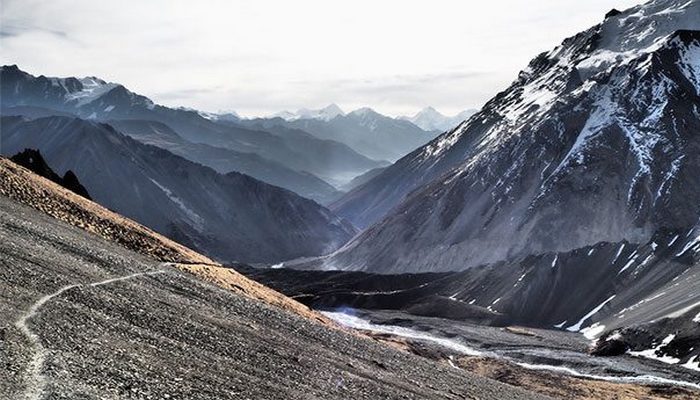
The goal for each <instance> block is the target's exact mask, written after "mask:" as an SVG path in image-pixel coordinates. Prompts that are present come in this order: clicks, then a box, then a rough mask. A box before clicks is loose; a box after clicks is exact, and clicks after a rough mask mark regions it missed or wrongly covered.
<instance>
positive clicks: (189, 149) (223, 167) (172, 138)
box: [107, 119, 340, 203]
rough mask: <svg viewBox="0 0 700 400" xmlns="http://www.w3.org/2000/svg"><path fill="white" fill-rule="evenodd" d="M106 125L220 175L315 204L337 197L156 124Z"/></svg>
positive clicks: (312, 181)
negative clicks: (241, 177) (286, 192)
mask: <svg viewBox="0 0 700 400" xmlns="http://www.w3.org/2000/svg"><path fill="white" fill-rule="evenodd" d="M107 122H108V123H109V124H110V125H112V126H113V127H115V128H116V129H117V130H118V131H120V132H122V133H124V134H127V135H129V136H131V137H133V138H134V139H136V140H138V141H139V142H142V143H145V144H150V145H153V146H157V147H160V148H163V149H165V150H168V151H170V152H171V153H173V154H176V155H178V156H180V157H183V158H186V159H188V160H190V161H194V162H197V163H200V164H202V165H206V166H207V167H210V168H213V169H214V170H216V171H217V172H219V173H222V174H225V173H228V172H233V171H235V172H239V173H242V174H245V175H250V176H252V177H253V178H255V179H258V180H261V181H263V182H265V183H269V184H271V185H275V186H279V187H281V188H285V189H288V190H291V191H293V192H295V193H297V194H299V195H301V196H303V197H306V198H309V199H313V200H315V201H317V202H319V203H326V202H328V201H330V200H331V199H335V198H337V197H338V195H339V193H340V192H338V191H337V190H336V189H335V188H334V187H333V186H331V185H329V184H328V183H326V181H324V180H322V179H320V178H318V177H316V176H314V175H312V174H310V173H308V172H298V171H296V170H293V169H291V168H287V167H285V166H284V165H282V164H280V163H277V162H275V161H271V160H268V159H265V158H263V157H261V156H259V155H257V154H255V153H241V152H237V151H234V150H230V149H226V148H223V147H214V146H210V145H207V144H203V143H192V142H189V141H187V140H185V139H183V138H181V137H180V136H179V135H178V134H177V132H175V131H173V130H172V129H170V127H168V126H167V125H165V124H162V123H160V122H155V121H145V120H133V119H130V120H126V119H124V120H110V121H107Z"/></svg>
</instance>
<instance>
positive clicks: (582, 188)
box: [329, 1, 700, 271]
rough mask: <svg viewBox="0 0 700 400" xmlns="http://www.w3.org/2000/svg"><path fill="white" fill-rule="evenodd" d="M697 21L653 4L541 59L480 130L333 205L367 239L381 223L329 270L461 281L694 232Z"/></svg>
mask: <svg viewBox="0 0 700 400" xmlns="http://www.w3.org/2000/svg"><path fill="white" fill-rule="evenodd" d="M699 8H700V5H699V3H698V2H697V1H690V2H684V1H652V2H649V3H646V4H644V5H642V6H639V7H635V8H633V9H630V10H627V11H625V12H623V13H620V14H618V15H615V16H611V17H609V18H607V19H606V20H605V21H604V22H603V23H601V24H600V25H597V26H595V27H593V28H591V29H589V30H587V31H585V32H582V33H581V34H578V35H576V36H574V37H572V38H569V39H567V40H565V41H564V42H563V44H562V45H561V46H559V47H557V48H555V49H554V50H552V51H551V52H549V53H544V54H541V55H540V56H538V57H537V58H535V59H534V60H533V61H532V62H531V63H530V65H529V66H528V68H527V69H526V70H524V71H522V72H521V74H520V76H519V78H518V80H516V81H515V82H514V83H513V85H512V86H511V87H510V88H508V89H507V90H505V91H503V92H501V93H500V94H498V95H497V96H496V97H494V98H493V99H492V100H491V101H489V102H488V103H487V104H486V106H485V107H484V108H483V109H482V110H481V111H480V112H479V113H477V114H475V115H474V116H472V117H471V118H470V119H469V120H468V121H466V122H465V123H463V124H462V125H460V126H459V127H458V128H456V129H455V130H453V131H452V132H448V133H446V134H444V135H442V136H440V137H438V138H437V139H435V140H434V141H432V142H431V143H430V144H428V145H426V146H424V147H422V148H421V149H418V150H416V151H414V152H413V153H411V154H410V155H408V156H406V157H404V158H403V159H401V160H399V161H398V162H397V163H396V164H394V165H392V166H391V167H389V168H387V169H386V170H385V171H384V172H382V173H381V174H380V175H378V176H377V177H375V178H373V179H372V180H370V181H369V182H367V183H366V184H364V185H361V186H360V187H358V188H356V189H354V190H352V191H351V192H350V193H348V194H347V195H345V196H344V197H343V198H342V199H340V200H339V201H338V202H336V203H334V204H332V205H331V208H332V209H334V210H335V211H336V212H338V213H339V214H340V215H342V216H345V217H348V218H349V219H351V220H352V221H353V222H354V223H355V224H356V225H357V226H359V227H367V226H369V225H370V224H372V223H373V222H375V221H380V222H378V223H376V224H374V225H373V226H371V227H370V228H368V229H367V230H366V231H365V232H364V233H363V234H362V235H361V236H360V237H358V238H357V239H356V240H354V241H353V242H352V243H350V244H348V245H347V246H346V248H345V249H343V250H342V251H341V252H340V253H339V254H338V255H337V256H336V257H334V258H333V261H332V262H331V264H332V265H335V266H336V267H338V268H344V269H345V268H349V269H369V270H373V271H390V270H392V271H438V270H442V271H445V270H461V269H465V268H469V267H471V266H474V265H478V264H483V263H489V262H496V261H499V260H503V259H507V258H510V257H514V256H518V255H527V254H541V253H545V252H555V251H569V250H572V249H576V248H580V247H584V246H587V245H592V244H595V243H597V242H601V241H607V242H619V241H622V240H628V241H630V242H636V243H640V242H642V243H643V242H646V241H647V240H648V239H649V238H650V237H651V236H652V235H653V234H654V233H655V232H657V231H658V230H659V229H661V228H669V229H678V230H682V229H686V230H687V229H689V228H691V227H692V226H694V225H695V224H696V223H697V221H698V217H699V216H700V201H699V200H700V177H699V176H698V174H696V173H695V171H696V170H697V168H698V166H699V165H700V158H699V156H698V154H699V153H698V152H697V149H698V146H700V142H699V141H698V136H697V135H696V133H697V132H698V130H700V119H698V117H697V115H698V109H699V107H700V96H699V95H698V93H699V91H700V79H699V78H698V71H699V70H700V61H699V60H700V59H699V58H698V51H699V50H700V34H699V33H698V30H697V29H700V26H699V25H700V20H698V18H696V15H698V12H699ZM692 29H696V30H692ZM642 32H643V33H644V35H642ZM506 238H507V240H505V239H506ZM370 260H371V263H368V261H370ZM329 265H330V264H329Z"/></svg>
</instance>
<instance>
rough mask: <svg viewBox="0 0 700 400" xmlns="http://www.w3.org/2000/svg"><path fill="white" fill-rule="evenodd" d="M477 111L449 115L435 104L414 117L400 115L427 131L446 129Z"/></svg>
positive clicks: (470, 110)
mask: <svg viewBox="0 0 700 400" xmlns="http://www.w3.org/2000/svg"><path fill="white" fill-rule="evenodd" d="M474 113H476V110H474V109H468V110H464V111H462V112H460V113H459V114H457V115H455V116H451V117H448V116H446V115H444V114H442V113H441V112H439V111H438V110H436V109H435V107H433V106H427V107H425V108H423V109H422V110H420V111H418V112H417V113H416V114H415V115H414V116H413V117H400V119H404V120H407V121H410V122H412V123H413V124H414V125H416V126H418V127H419V128H421V129H423V130H425V131H446V130H448V129H451V128H454V127H455V126H457V125H459V123H460V122H462V121H464V120H465V119H467V118H469V117H470V116H471V115H472V114H474Z"/></svg>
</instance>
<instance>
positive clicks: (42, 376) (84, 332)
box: [0, 196, 542, 400]
mask: <svg viewBox="0 0 700 400" xmlns="http://www.w3.org/2000/svg"><path fill="white" fill-rule="evenodd" d="M0 239H1V240H0V265H1V266H2V268H0V321H1V322H0V362H1V363H2V364H3V365H2V366H0V398H2V399H8V400H10V399H12V400H14V399H22V398H25V397H26V396H25V394H26V393H28V392H31V390H29V389H35V392H36V391H37V390H36V389H37V388H39V390H38V392H39V393H38V394H37V396H36V397H33V398H46V399H92V398H100V399H285V400H287V399H530V398H532V399H535V398H542V397H541V396H538V395H536V394H532V393H530V392H526V391H524V390H522V389H518V388H515V387H512V386H508V385H504V384H501V383H498V382H496V381H493V380H489V379H485V378H481V377H477V376H475V375H472V374H470V373H467V372H465V371H461V370H457V369H454V368H451V367H450V366H448V365H445V364H442V363H436V362H431V361H429V360H426V359H424V358H421V357H418V356H414V355H411V354H408V353H404V352H400V351H398V350H395V349H393V348H391V347H388V346H386V345H382V344H379V343H377V342H375V341H373V340H370V339H367V338H363V337H360V336H358V335H354V334H350V333H346V332H343V331H340V330H336V329H332V328H328V327H326V326H323V325H321V324H318V323H316V322H313V321H310V320H308V319H304V318H302V317H299V316H297V315H294V314H291V313H289V312H285V311H283V310H280V309H278V308H276V307H273V306H270V305H268V304H265V303H263V302H260V301H256V300H252V299H249V298H246V297H244V296H241V295H239V294H236V293H233V292H230V291H226V290H224V289H221V288H219V287H216V286H213V285H210V284H207V283H204V282H202V281H199V280H197V279H196V278H194V277H192V276H190V275H188V274H183V273H181V272H178V271H176V270H175V269H173V268H171V267H169V266H167V265H165V264H161V263H159V262H156V261H153V260H152V259H150V258H147V257H145V256H142V255H138V254H136V253H133V252H131V251H129V250H126V249H124V248H122V247H120V246H118V245H115V244H112V243H110V242H107V241H105V240H103V239H101V238H99V237H97V236H95V235H91V234H87V233H85V232H83V231H81V230H79V229H77V228H73V227H70V226H68V225H67V224H65V223H62V222H59V221H57V220H54V219H52V218H50V217H48V216H46V215H44V214H41V213H39V212H37V211H35V210H33V209H30V208H27V207H25V206H20V205H17V204H16V203H13V202H12V201H10V200H9V199H7V198H6V197H3V196H0ZM161 269H162V270H165V271H166V272H164V273H159V274H151V275H135V276H131V277H129V278H127V279H124V280H117V281H108V280H110V279H112V278H117V277H127V276H129V275H132V274H137V273H142V272H148V271H157V270H161ZM98 282H102V283H104V284H100V285H98V286H91V285H90V284H92V283H98ZM70 285H78V286H75V287H71V288H68V289H66V290H64V291H62V292H60V293H59V294H57V295H56V296H55V297H51V298H45V296H50V295H52V294H55V293H57V292H58V291H60V290H61V289H62V288H66V287H68V286H70ZM42 297H44V298H45V300H46V302H45V303H43V305H41V306H39V307H36V305H37V301H39V300H40V299H41V298H42ZM33 305H34V307H35V311H36V313H35V314H32V315H31V317H30V318H28V319H27V320H26V326H27V328H28V330H30V331H31V332H32V333H33V334H35V335H36V337H37V339H38V340H37V343H33V342H32V340H31V338H30V337H28V336H27V334H26V332H24V331H23V330H22V329H20V327H19V326H17V325H15V324H16V323H17V322H18V321H21V319H22V317H23V316H26V313H27V312H28V311H30V310H31V309H32V306H33ZM32 362H34V363H35V366H36V365H38V367H37V368H32V367H31V366H32ZM41 388H43V390H41ZM30 398H32V397H30Z"/></svg>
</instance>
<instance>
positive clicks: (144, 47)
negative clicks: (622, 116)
mask: <svg viewBox="0 0 700 400" xmlns="http://www.w3.org/2000/svg"><path fill="white" fill-rule="evenodd" d="M637 2H638V1H634V0H586V1H576V0H540V1H537V2H532V1H523V0H502V1H498V0H496V1H474V0H471V1H465V0H461V1H460V0H413V1H399V0H356V1H352V2H350V1H344V2H340V1H328V0H325V1H323V0H296V1H284V0H250V1H248V0H238V1H224V0H206V1H184V0H149V1H142V0H121V1H101V0H3V1H2V9H1V10H0V13H1V14H0V15H1V19H0V46H1V50H2V51H1V52H0V62H2V63H3V64H18V65H19V66H20V68H22V69H24V70H27V71H28V72H31V73H34V74H44V75H51V76H87V75H96V76H99V77H101V78H103V79H106V80H109V81H114V82H119V83H123V84H125V85H126V86H127V87H128V88H130V89H132V90H134V91H136V92H139V93H141V94H144V95H146V96H149V97H150V98H152V99H153V100H154V101H156V102H158V103H161V104H166V105H171V106H174V105H182V106H188V107H194V108H199V109H203V110H207V111H218V110H236V111H238V112H240V113H242V114H243V115H261V114H268V113H272V112H276V111H280V110H282V109H297V108H301V107H309V108H314V107H322V106H325V105H326V104H328V103H331V102H335V103H338V104H339V105H340V106H341V107H343V108H345V109H353V108H357V107H360V106H371V107H373V108H376V109H377V110H379V111H382V112H385V113H388V114H412V113H414V112H415V111H417V109H419V108H422V107H424V106H427V105H432V106H435V107H436V108H438V109H439V110H441V111H443V112H446V113H456V112H458V111H460V110H462V109H465V108H472V107H479V106H481V105H482V104H483V102H484V101H486V100H488V98H490V97H491V96H492V95H493V94H495V93H496V92H497V91H499V90H501V89H503V88H505V86H506V85H508V84H509V83H510V82H511V81H512V80H513V79H514V78H515V76H516V74H517V72H518V71H519V70H520V69H522V68H523V67H525V65H526V64H527V62H528V61H529V60H530V59H531V58H532V57H534V56H535V55H536V54H537V53H539V52H542V51H545V50H548V49H550V48H552V47H553V46H555V45H557V44H559V43H560V42H561V40H562V39H564V37H566V36H570V35H573V34H575V33H577V32H579V31H581V30H583V29H586V28H588V27H590V26H592V25H594V24H596V23H598V22H600V21H601V20H602V19H603V16H604V14H605V12H607V11H608V10H609V9H611V8H613V7H616V8H619V9H624V8H628V7H630V6H633V5H634V4H635V3H637Z"/></svg>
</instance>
